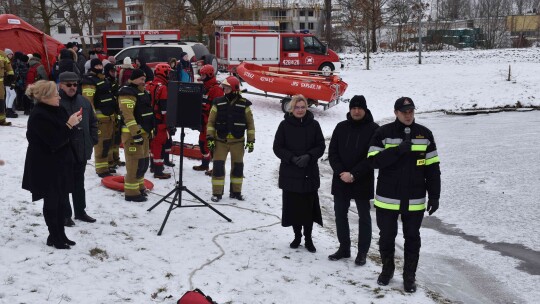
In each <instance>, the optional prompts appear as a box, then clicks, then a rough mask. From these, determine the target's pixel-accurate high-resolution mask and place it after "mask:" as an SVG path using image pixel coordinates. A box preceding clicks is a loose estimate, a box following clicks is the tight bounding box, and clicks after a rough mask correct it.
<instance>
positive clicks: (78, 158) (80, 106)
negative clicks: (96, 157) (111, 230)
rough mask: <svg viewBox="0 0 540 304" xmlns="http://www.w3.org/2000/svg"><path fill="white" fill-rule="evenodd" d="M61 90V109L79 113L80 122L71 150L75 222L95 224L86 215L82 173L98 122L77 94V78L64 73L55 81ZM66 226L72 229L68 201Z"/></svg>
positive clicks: (87, 102)
mask: <svg viewBox="0 0 540 304" xmlns="http://www.w3.org/2000/svg"><path fill="white" fill-rule="evenodd" d="M58 80H59V87H60V98H61V99H60V106H61V107H63V108H64V109H66V111H67V113H68V114H69V115H71V114H73V113H75V112H78V111H82V116H81V118H82V120H81V122H80V123H79V124H78V125H77V126H76V127H74V128H73V131H72V132H71V138H70V141H71V146H72V149H73V154H74V155H75V162H74V190H73V194H72V199H73V209H74V213H75V219H78V220H81V221H83V222H87V223H93V222H95V221H96V220H95V219H94V218H92V217H91V216H89V215H88V214H86V211H85V208H86V193H85V190H84V172H85V171H86V162H87V161H88V160H89V159H90V157H91V156H92V150H93V148H94V145H95V144H96V143H97V142H98V134H97V132H98V127H97V118H96V116H95V114H94V110H93V109H92V105H91V104H90V102H89V101H88V100H87V99H86V98H84V97H83V96H82V95H80V94H78V93H77V86H78V82H79V80H80V79H79V76H78V75H77V74H75V73H73V72H63V73H62V74H60V76H59V77H58ZM64 209H65V210H66V214H65V221H64V224H65V226H68V227H71V226H73V225H75V223H74V222H73V220H72V219H71V216H72V214H73V213H72V211H71V205H70V203H69V197H68V196H66V202H65V208H64Z"/></svg>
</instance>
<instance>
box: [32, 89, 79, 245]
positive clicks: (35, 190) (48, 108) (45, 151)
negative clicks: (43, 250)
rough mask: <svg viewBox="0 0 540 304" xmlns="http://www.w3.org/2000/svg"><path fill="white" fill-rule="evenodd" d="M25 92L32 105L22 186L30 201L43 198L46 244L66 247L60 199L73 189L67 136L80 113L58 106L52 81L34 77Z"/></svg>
mask: <svg viewBox="0 0 540 304" xmlns="http://www.w3.org/2000/svg"><path fill="white" fill-rule="evenodd" d="M26 95H28V97H30V98H31V99H33V100H34V102H35V106H34V109H33V110H32V112H31V114H30V117H29V118H28V127H27V131H26V138H27V140H28V149H27V151H26V161H25V163H24V176H23V181H22V188H23V189H25V190H28V191H30V192H32V201H37V200H39V199H42V198H43V216H44V217H45V223H46V224H47V228H48V230H49V236H48V237H47V245H48V246H54V247H55V248H56V249H69V248H70V246H73V245H75V242H73V241H71V240H70V239H68V238H67V236H66V233H65V231H64V208H65V207H64V206H65V205H64V201H65V199H66V198H67V196H68V194H69V192H72V189H73V162H74V156H73V152H72V149H71V146H70V141H69V139H70V135H71V132H72V130H71V129H72V128H74V127H75V126H77V125H78V124H79V123H80V121H81V119H82V113H81V112H79V111H78V112H75V113H74V114H73V115H71V116H69V115H68V114H67V112H66V110H65V109H64V108H62V107H60V95H59V94H58V90H57V88H56V83H55V82H53V81H47V80H39V81H37V82H36V83H35V84H33V85H31V86H29V87H28V88H27V89H26Z"/></svg>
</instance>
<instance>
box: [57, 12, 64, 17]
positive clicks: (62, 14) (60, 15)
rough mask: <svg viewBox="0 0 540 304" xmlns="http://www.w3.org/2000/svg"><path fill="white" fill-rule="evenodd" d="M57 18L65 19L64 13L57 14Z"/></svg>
mask: <svg viewBox="0 0 540 304" xmlns="http://www.w3.org/2000/svg"><path fill="white" fill-rule="evenodd" d="M56 18H64V11H58V12H56Z"/></svg>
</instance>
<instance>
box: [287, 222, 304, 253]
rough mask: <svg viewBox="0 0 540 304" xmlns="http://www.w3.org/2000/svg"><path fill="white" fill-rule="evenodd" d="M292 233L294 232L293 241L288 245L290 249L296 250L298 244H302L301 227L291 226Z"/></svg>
mask: <svg viewBox="0 0 540 304" xmlns="http://www.w3.org/2000/svg"><path fill="white" fill-rule="evenodd" d="M293 231H294V240H293V241H292V242H291V244H290V245H289V246H290V247H291V248H294V249H296V248H298V246H300V242H302V226H300V225H293Z"/></svg>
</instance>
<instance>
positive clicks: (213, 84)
mask: <svg viewBox="0 0 540 304" xmlns="http://www.w3.org/2000/svg"><path fill="white" fill-rule="evenodd" d="M199 75H201V78H200V80H201V81H202V82H203V84H204V96H203V104H202V117H201V132H200V134H199V147H200V149H201V153H202V155H203V159H202V163H201V164H200V165H199V166H193V170H196V171H207V172H208V170H209V165H210V160H211V159H212V157H211V155H210V151H208V149H207V142H206V125H207V124H208V116H209V115H210V108H211V107H212V101H213V100H214V99H216V98H217V97H221V96H223V88H222V87H220V86H219V82H218V81H217V80H216V75H215V71H214V67H213V66H212V65H210V64H207V65H204V66H203V67H202V68H201V69H200V70H199Z"/></svg>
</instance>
